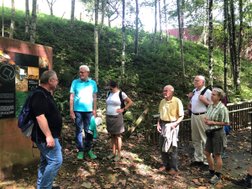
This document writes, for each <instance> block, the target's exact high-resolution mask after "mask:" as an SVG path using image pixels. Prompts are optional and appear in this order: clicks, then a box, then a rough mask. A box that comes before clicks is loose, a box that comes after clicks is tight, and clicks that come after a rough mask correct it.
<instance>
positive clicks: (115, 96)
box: [106, 91, 128, 115]
mask: <svg viewBox="0 0 252 189" xmlns="http://www.w3.org/2000/svg"><path fill="white" fill-rule="evenodd" d="M119 92H120V91H117V92H115V93H112V92H110V94H109V95H108V97H107V100H106V105H107V108H106V114H107V115H118V113H117V112H116V110H118V109H120V108H121V100H120V97H119ZM127 97H128V96H127V95H126V94H125V93H124V92H122V99H123V100H125V99H126V98H127Z"/></svg>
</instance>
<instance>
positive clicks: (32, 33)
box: [30, 0, 37, 43]
mask: <svg viewBox="0 0 252 189" xmlns="http://www.w3.org/2000/svg"><path fill="white" fill-rule="evenodd" d="M36 22H37V0H32V17H31V30H30V42H31V43H35V38H36V24H37V23H36Z"/></svg>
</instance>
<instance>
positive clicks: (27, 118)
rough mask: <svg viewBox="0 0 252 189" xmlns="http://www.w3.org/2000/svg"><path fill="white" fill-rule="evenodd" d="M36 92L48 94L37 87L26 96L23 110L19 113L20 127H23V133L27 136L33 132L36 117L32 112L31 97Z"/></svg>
mask: <svg viewBox="0 0 252 189" xmlns="http://www.w3.org/2000/svg"><path fill="white" fill-rule="evenodd" d="M35 93H43V95H44V96H45V97H47V96H46V94H45V93H44V91H42V90H40V89H35V90H34V91H32V92H31V93H30V94H29V96H28V97H27V98H26V100H25V103H24V105H23V107H22V110H21V112H20V113H19V115H18V127H19V128H20V129H21V131H22V133H23V135H24V136H26V137H30V136H31V134H32V129H33V126H34V119H35V118H34V117H33V116H32V114H31V99H32V97H33V95H34V94H35Z"/></svg>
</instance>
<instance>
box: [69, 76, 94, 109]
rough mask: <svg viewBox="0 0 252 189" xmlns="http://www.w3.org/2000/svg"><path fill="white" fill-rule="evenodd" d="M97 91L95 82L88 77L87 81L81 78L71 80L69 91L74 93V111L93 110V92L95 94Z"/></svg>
mask: <svg viewBox="0 0 252 189" xmlns="http://www.w3.org/2000/svg"><path fill="white" fill-rule="evenodd" d="M97 92H98V89H97V84H96V82H95V81H94V80H92V79H90V78H89V79H88V80H87V81H83V80H81V79H75V80H73V82H72V85H71V88H70V93H73V94H74V107H73V109H74V111H79V112H91V111H93V102H94V99H93V94H96V93H97Z"/></svg>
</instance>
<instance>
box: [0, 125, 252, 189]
mask: <svg viewBox="0 0 252 189" xmlns="http://www.w3.org/2000/svg"><path fill="white" fill-rule="evenodd" d="M99 130H100V132H99V134H100V135H99V139H98V140H97V141H96V142H95V145H94V152H95V153H96V155H97V156H98V158H97V159H96V160H91V159H88V158H86V159H85V160H82V161H80V160H77V159H76V153H77V151H76V149H75V142H74V127H73V126H65V127H64V128H63V141H62V147H63V154H64V163H63V165H62V167H61V169H60V171H59V174H58V176H57V178H56V180H55V183H56V184H57V185H59V186H60V188H61V189H78V188H125V189H138V188H151V189H153V188H154V189H180V188H181V189H182V188H187V189H194V188H198V189H208V188H227V189H231V188H232V189H238V188H241V187H238V186H235V185H234V184H232V181H233V180H236V179H239V178H242V177H243V176H244V175H245V174H246V169H247V167H248V165H249V164H250V163H251V162H252V155H251V153H250V149H251V146H250V145H251V129H250V128H246V129H242V130H237V131H233V132H232V133H231V135H229V137H228V148H227V155H228V158H225V159H224V160H223V161H224V166H223V177H222V181H221V183H219V184H217V185H215V186H213V185H211V184H209V183H208V179H206V177H205V176H204V173H206V172H207V171H206V170H203V169H202V168H199V167H190V162H191V157H192V154H193V148H192V145H191V144H190V143H188V144H184V145H182V144H181V145H180V147H179V152H178V153H179V173H178V174H177V175H176V176H170V175H169V174H168V173H167V172H165V171H164V172H160V171H159V170H158V168H159V167H160V166H161V161H160V154H159V151H158V146H157V145H150V144H148V143H147V142H146V140H145V138H144V136H143V135H141V134H133V135H132V136H131V137H130V138H129V139H128V140H127V141H124V143H123V147H122V149H123V150H122V156H123V158H122V159H121V161H119V162H114V161H112V159H109V158H108V156H109V154H110V153H111V150H110V138H109V136H108V134H107V133H106V130H105V129H104V128H99ZM36 175H37V162H36V164H32V165H29V166H26V167H20V168H19V169H15V170H14V173H13V177H12V178H10V179H9V180H5V181H3V182H2V183H1V182H0V188H3V189H14V188H25V189H33V188H35V184H36Z"/></svg>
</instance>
